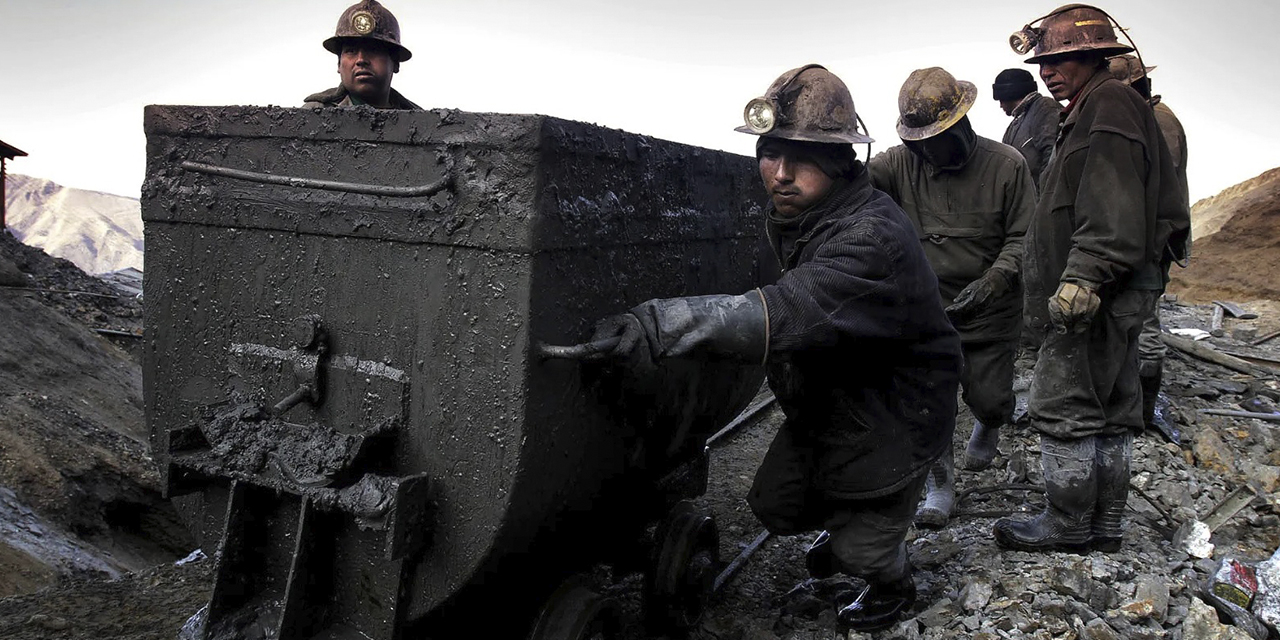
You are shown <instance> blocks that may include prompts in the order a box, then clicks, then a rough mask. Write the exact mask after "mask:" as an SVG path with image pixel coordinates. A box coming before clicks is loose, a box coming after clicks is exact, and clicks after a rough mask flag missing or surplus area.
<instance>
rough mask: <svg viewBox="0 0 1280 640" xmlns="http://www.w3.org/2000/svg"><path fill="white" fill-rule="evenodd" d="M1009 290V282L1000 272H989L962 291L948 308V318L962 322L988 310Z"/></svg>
mask: <svg viewBox="0 0 1280 640" xmlns="http://www.w3.org/2000/svg"><path fill="white" fill-rule="evenodd" d="M1008 289H1009V281H1008V280H1007V279H1005V277H1004V274H1001V273H1000V272H998V271H987V272H986V273H984V274H982V277H981V278H978V279H977V280H974V281H973V282H970V283H969V286H967V287H965V288H964V289H961V290H960V293H959V294H957V295H956V299H955V300H954V301H952V303H951V306H949V307H947V308H946V309H945V311H946V312H947V317H948V318H951V320H952V321H957V320H961V319H964V318H967V317H969V316H972V315H974V314H975V313H978V312H979V311H982V310H983V309H985V308H987V306H989V305H990V304H991V303H992V302H994V301H995V300H996V299H997V298H999V297H1000V296H1002V295H1004V294H1005V292H1006V291H1008Z"/></svg>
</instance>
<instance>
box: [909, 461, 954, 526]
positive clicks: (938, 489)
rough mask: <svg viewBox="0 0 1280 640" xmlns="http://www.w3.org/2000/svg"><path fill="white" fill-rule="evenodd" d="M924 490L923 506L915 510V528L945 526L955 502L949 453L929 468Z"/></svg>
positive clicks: (952, 463)
mask: <svg viewBox="0 0 1280 640" xmlns="http://www.w3.org/2000/svg"><path fill="white" fill-rule="evenodd" d="M924 488H925V494H924V504H922V505H920V508H919V509H917V510H916V517H915V522H916V526H918V527H925V528H928V529H937V528H939V527H942V526H944V525H946V524H947V520H950V519H951V509H952V507H953V506H955V501H956V466H955V460H954V459H953V458H952V454H951V452H950V451H947V452H946V453H944V454H942V457H941V458H938V460H937V461H936V462H934V463H933V466H932V467H930V468H929V475H928V476H927V477H926V478H925V481H924Z"/></svg>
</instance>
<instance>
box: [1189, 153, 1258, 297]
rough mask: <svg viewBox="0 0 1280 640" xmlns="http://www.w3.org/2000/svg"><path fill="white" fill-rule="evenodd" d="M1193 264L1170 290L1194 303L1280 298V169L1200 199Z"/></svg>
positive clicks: (1194, 217) (1195, 218)
mask: <svg viewBox="0 0 1280 640" xmlns="http://www.w3.org/2000/svg"><path fill="white" fill-rule="evenodd" d="M1191 219H1192V234H1193V235H1192V237H1193V239H1194V244H1193V246H1192V251H1191V264H1190V266H1189V267H1188V268H1186V269H1179V268H1177V267H1174V268H1173V271H1172V273H1170V275H1171V276H1172V277H1173V281H1172V282H1171V283H1170V284H1169V290H1170V291H1172V292H1174V293H1177V294H1179V295H1180V296H1183V297H1185V298H1186V299H1187V300H1190V301H1195V302H1206V301H1210V300H1213V299H1233V300H1276V299H1280V279H1277V277H1276V274H1278V273H1280V168H1277V169H1272V170H1270V171H1267V172H1266V173H1263V174H1262V175H1260V176H1258V177H1256V178H1253V179H1251V180H1247V181H1245V182H1242V183H1240V184H1238V185H1236V186H1234V187H1230V188H1228V189H1225V190H1223V191H1222V193H1219V194H1218V195H1216V196H1214V197H1212V198H1206V199H1204V200H1201V201H1200V202H1197V203H1196V206H1195V208H1194V209H1193V210H1192V214H1191Z"/></svg>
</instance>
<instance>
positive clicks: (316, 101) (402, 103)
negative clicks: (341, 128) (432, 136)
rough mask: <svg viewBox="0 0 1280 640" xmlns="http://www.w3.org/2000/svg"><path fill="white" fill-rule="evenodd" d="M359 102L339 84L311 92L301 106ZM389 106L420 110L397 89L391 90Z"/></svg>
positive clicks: (351, 104)
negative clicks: (353, 99)
mask: <svg viewBox="0 0 1280 640" xmlns="http://www.w3.org/2000/svg"><path fill="white" fill-rule="evenodd" d="M357 104H360V103H359V102H352V97H351V96H349V95H347V89H346V87H343V86H341V85H339V86H337V87H334V88H332V89H326V90H324V91H320V92H317V93H313V94H311V95H309V96H307V97H306V99H305V101H304V102H303V104H302V106H303V107H353V106H356V105H357ZM391 108H392V109H410V110H414V111H421V110H422V107H419V106H418V105H416V104H414V103H413V102H410V101H409V99H408V98H406V97H404V96H402V95H400V92H399V91H396V90H395V89H392V90H391Z"/></svg>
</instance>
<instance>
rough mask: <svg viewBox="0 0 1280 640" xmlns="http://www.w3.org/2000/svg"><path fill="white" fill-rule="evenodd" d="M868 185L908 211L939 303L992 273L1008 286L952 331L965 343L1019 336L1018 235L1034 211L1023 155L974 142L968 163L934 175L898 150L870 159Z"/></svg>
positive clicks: (907, 151) (1020, 239)
mask: <svg viewBox="0 0 1280 640" xmlns="http://www.w3.org/2000/svg"><path fill="white" fill-rule="evenodd" d="M868 166H869V168H870V170H871V180H872V182H873V183H874V184H875V186H876V188H877V189H880V190H881V191H884V192H885V193H887V194H889V196H890V197H891V198H893V200H894V201H895V202H897V203H898V204H899V205H900V206H901V207H902V209H903V211H905V212H906V213H907V218H909V219H910V220H911V224H912V225H913V226H914V227H915V230H916V234H917V235H918V237H919V238H920V245H921V246H922V247H923V248H924V253H925V256H927V257H928V259H929V265H930V266H932V267H933V271H934V273H936V274H937V276H938V290H939V293H941V295H942V300H943V305H949V304H951V302H952V301H953V300H954V299H955V297H956V295H957V294H959V293H960V291H961V290H962V289H964V288H965V287H966V286H968V285H969V283H971V282H973V281H974V280H977V279H978V278H980V277H982V275H983V274H985V273H986V272H987V271H988V270H994V271H996V272H998V273H1000V274H1001V275H1003V276H1004V277H1005V280H1006V282H1008V283H1009V284H1010V289H1009V291H1007V292H1006V293H1005V295H1004V296H1002V297H1001V298H999V299H997V300H995V301H994V302H993V303H992V304H991V306H989V307H987V308H986V309H985V310H983V311H981V312H979V313H978V314H977V315H976V316H974V317H973V318H971V319H968V320H966V321H964V322H962V323H960V324H959V325H958V326H957V327H956V329H957V330H959V331H960V336H961V338H962V339H964V340H966V341H970V340H974V341H976V340H996V339H1002V338H1011V337H1014V336H1016V335H1017V334H1018V330H1019V329H1018V327H1019V323H1020V319H1021V314H1022V297H1021V292H1020V290H1019V288H1018V286H1017V285H1018V282H1019V279H1020V271H1021V268H1022V252H1023V246H1022V245H1023V236H1024V234H1025V233H1026V231H1027V226H1028V225H1029V224H1030V221H1031V215H1032V213H1033V212H1034V211H1035V199H1036V189H1035V184H1034V182H1033V179H1032V177H1031V172H1030V170H1028V168H1027V164H1026V162H1025V161H1024V160H1023V159H1022V156H1021V155H1019V154H1018V152H1016V151H1015V150H1013V149H1012V148H1010V147H1009V146H1007V145H1004V144H1000V143H999V142H996V141H994V140H990V139H987V138H984V137H982V136H978V137H977V146H976V148H975V149H974V152H973V156H972V157H971V158H970V159H969V162H968V163H966V164H965V165H964V167H962V168H961V169H960V170H958V171H939V170H937V169H935V168H934V167H932V166H931V165H929V164H928V163H927V162H925V161H924V160H923V159H922V158H920V157H919V156H917V155H916V154H914V153H912V152H911V150H910V149H908V148H907V147H905V146H903V145H898V146H896V147H892V148H890V149H888V150H886V151H884V152H882V153H880V154H878V155H876V157H874V158H872V159H871V162H870V163H869V165H868Z"/></svg>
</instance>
